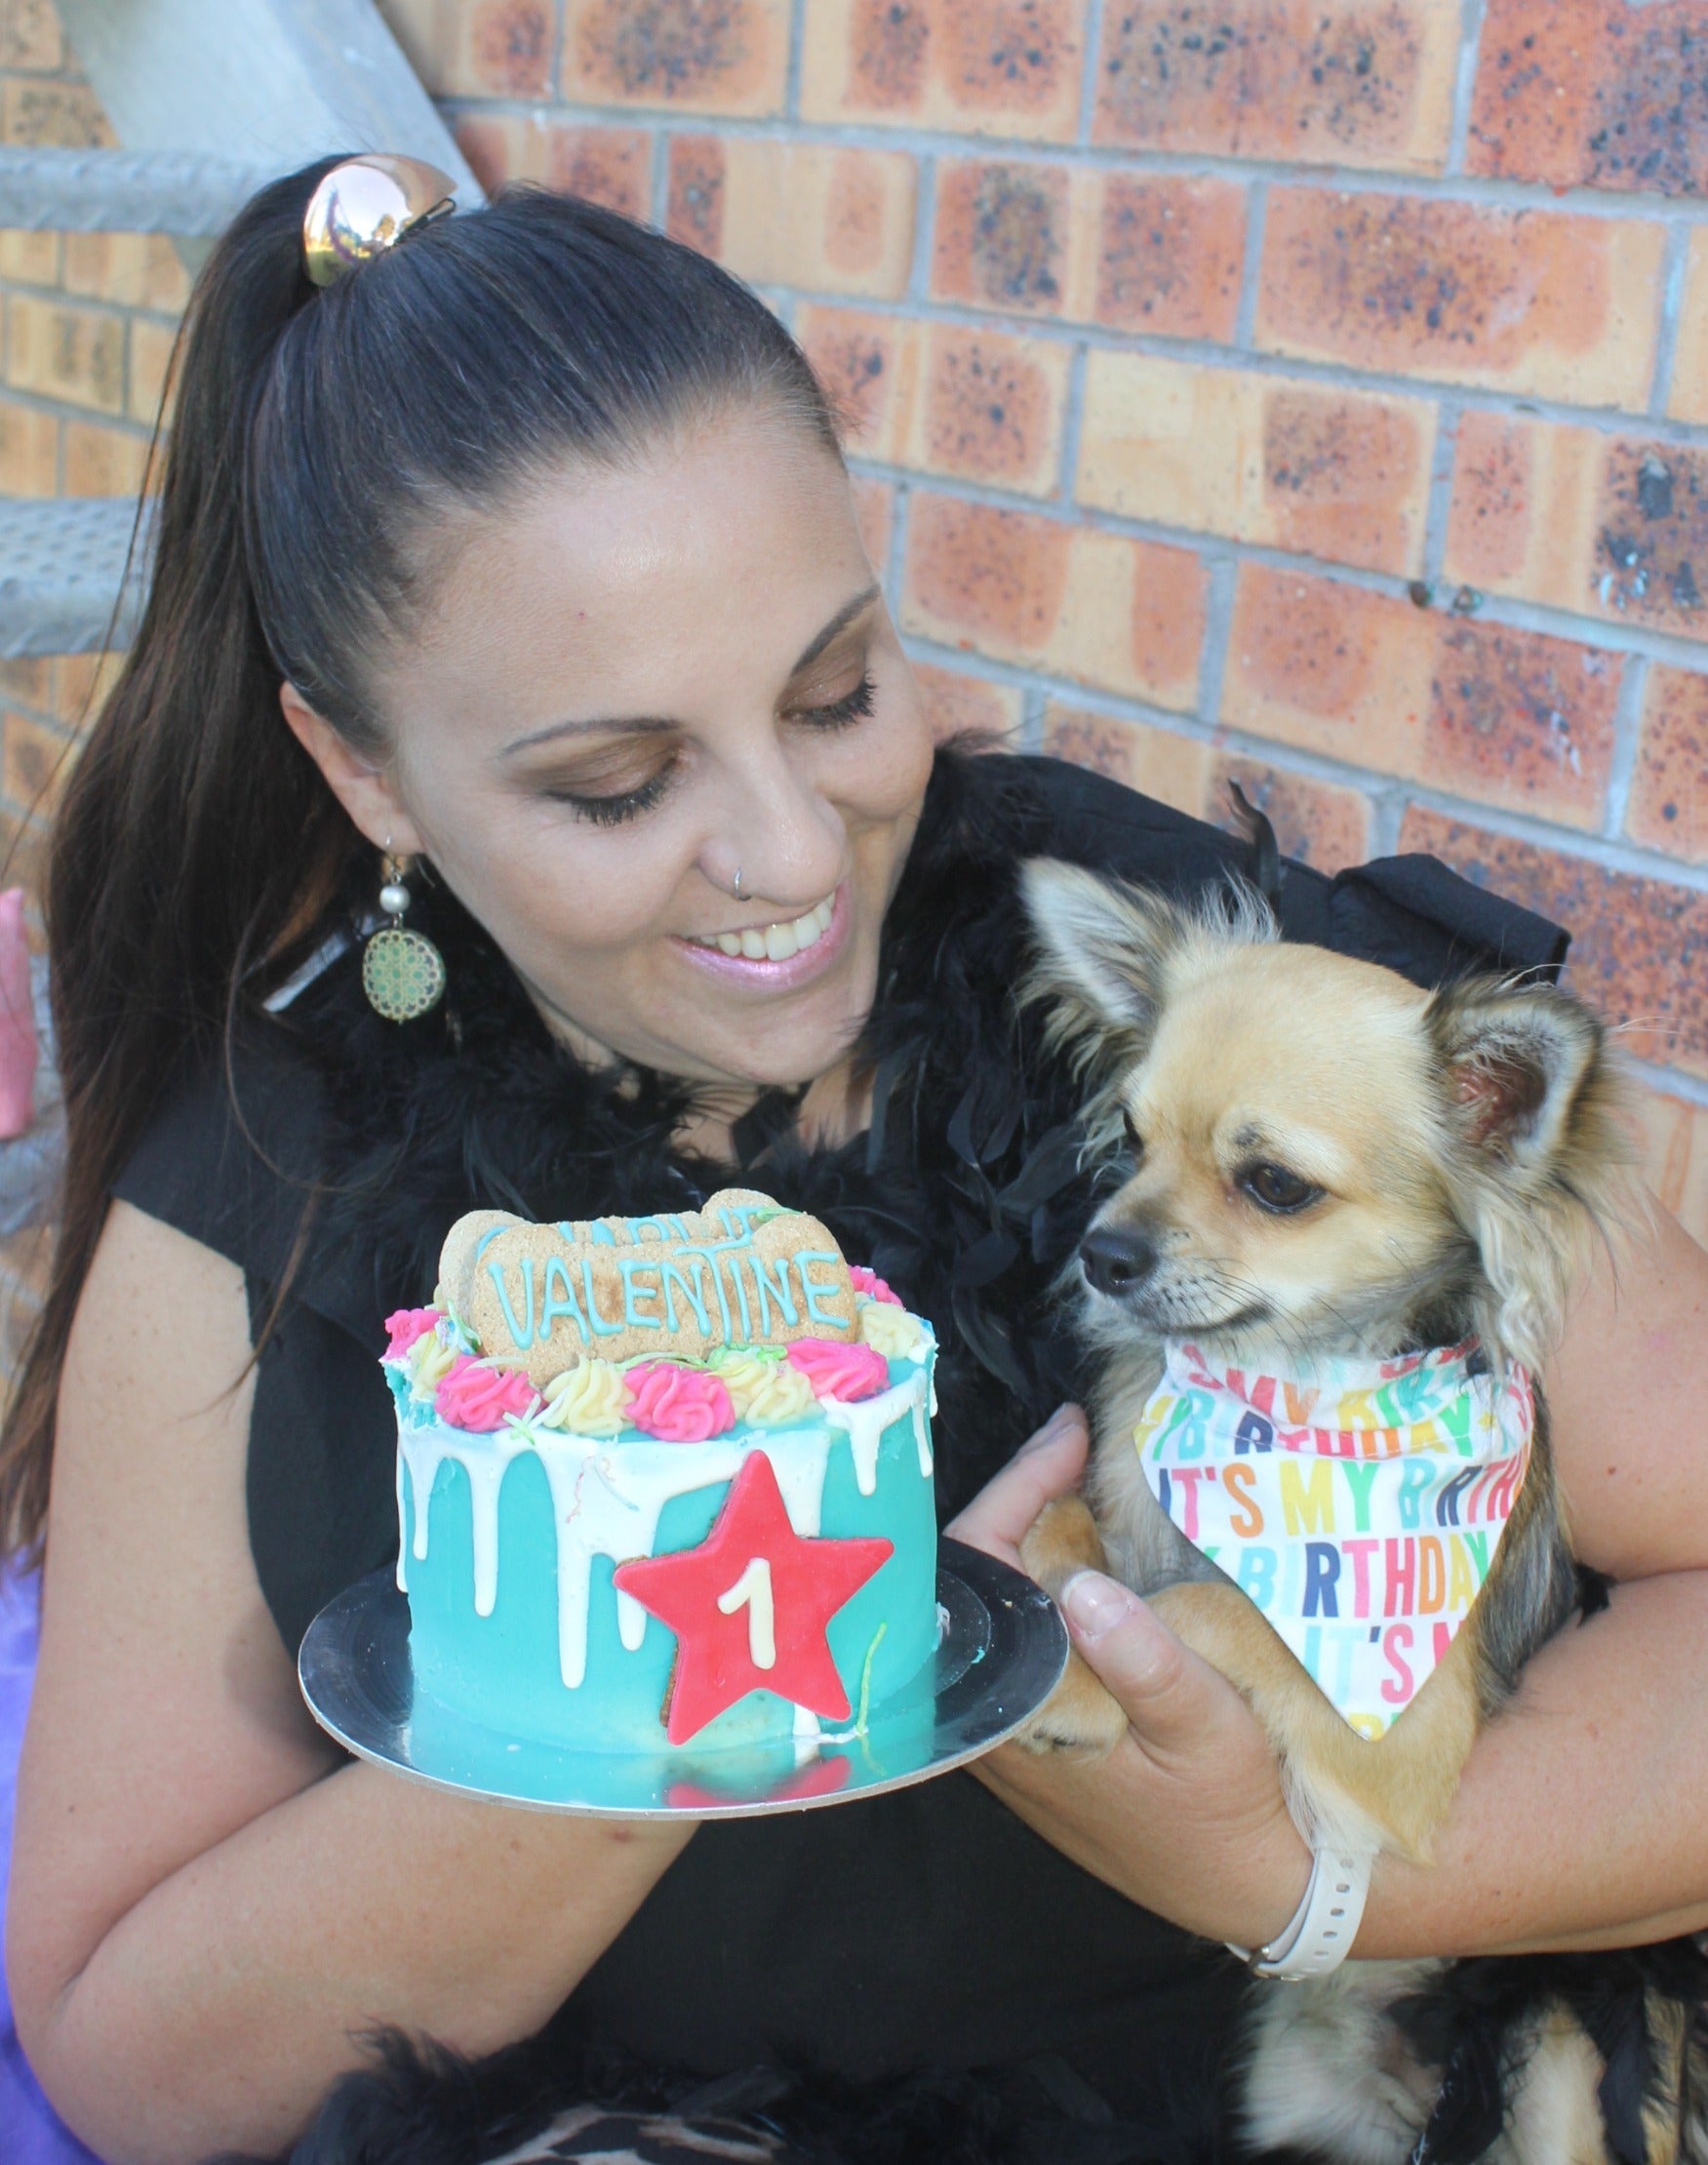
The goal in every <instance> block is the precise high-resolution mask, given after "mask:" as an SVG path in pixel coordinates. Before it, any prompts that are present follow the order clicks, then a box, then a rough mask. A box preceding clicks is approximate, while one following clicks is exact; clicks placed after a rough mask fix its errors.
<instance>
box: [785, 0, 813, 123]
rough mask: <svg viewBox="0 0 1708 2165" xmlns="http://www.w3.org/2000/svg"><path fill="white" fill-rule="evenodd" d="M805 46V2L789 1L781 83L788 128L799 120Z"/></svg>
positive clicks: (805, 0)
mask: <svg viewBox="0 0 1708 2165" xmlns="http://www.w3.org/2000/svg"><path fill="white" fill-rule="evenodd" d="M806 44H807V0H790V7H789V62H788V70H787V74H786V76H785V79H784V83H783V118H784V119H785V120H786V121H787V122H788V123H789V125H790V127H791V128H792V127H795V126H797V125H798V124H799V122H800V118H801V68H802V64H803V59H804V55H805V51H806Z"/></svg>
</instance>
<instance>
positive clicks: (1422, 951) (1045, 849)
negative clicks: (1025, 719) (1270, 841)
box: [952, 753, 1569, 985]
mask: <svg viewBox="0 0 1708 2165" xmlns="http://www.w3.org/2000/svg"><path fill="white" fill-rule="evenodd" d="M952 764H953V765H954V767H955V768H957V769H958V770H959V772H958V774H957V775H956V776H955V778H954V782H953V790H954V793H955V795H956V798H957V800H958V803H957V812H958V815H959V817H958V821H957V824H958V825H959V826H960V827H961V828H962V829H963V830H964V831H965V832H968V833H972V832H973V831H978V830H981V831H982V832H983V833H985V834H986V835H991V834H994V833H996V832H1002V833H1003V834H1004V836H1005V840H1008V841H1010V842H1011V843H1012V844H1013V845H1015V846H1017V847H1018V848H1019V849H1020V850H1021V851H1022V852H1023V854H1025V855H1027V856H1055V857H1061V858H1064V859H1066V860H1067V861H1068V862H1072V863H1076V864H1083V865H1085V866H1086V867H1087V868H1088V869H1091V870H1093V871H1100V872H1106V873H1108V874H1109V875H1111V876H1112V877H1114V878H1119V879H1130V880H1136V881H1141V882H1143V883H1145V884H1146V885H1151V886H1160V887H1163V888H1165V889H1167V890H1169V891H1171V892H1172V893H1175V894H1179V895H1182V896H1190V895H1192V894H1195V893H1200V892H1202V891H1203V890H1204V889H1206V888H1208V887H1212V886H1216V885H1219V884H1220V883H1221V882H1223V881H1224V880H1226V879H1227V878H1228V877H1229V875H1230V874H1231V875H1233V876H1236V877H1243V878H1245V879H1248V880H1251V881H1253V882H1254V883H1255V884H1257V885H1259V886H1260V887H1262V888H1263V889H1264V891H1265V892H1266V893H1267V894H1268V897H1269V900H1270V902H1271V903H1272V904H1273V906H1274V908H1275V910H1276V913H1277V915H1278V917H1279V918H1280V920H1281V924H1282V929H1283V931H1284V932H1285V934H1286V935H1287V937H1288V938H1289V939H1291V940H1301V941H1309V942H1314V943H1315V944H1317V945H1320V946H1325V947H1332V948H1334V949H1335V950H1336V951H1338V952H1340V953H1342V954H1352V955H1357V956H1359V957H1361V958H1362V959H1363V960H1365V961H1368V962H1378V963H1382V964H1385V965H1386V967H1387V968H1389V969H1391V970H1397V971H1399V972H1400V973H1401V974H1402V975H1403V976H1405V977H1408V978H1410V979H1411V980H1412V981H1413V982H1416V983H1419V984H1426V985H1434V984H1439V983H1441V982H1445V981H1447V980H1448V979H1450V978H1455V977H1459V976H1463V975H1464V974H1466V973H1467V972H1470V971H1477V970H1493V971H1499V972H1502V973H1504V972H1510V971H1536V972H1541V973H1545V974H1552V973H1554V972H1557V971H1558V970H1559V968H1560V966H1561V964H1562V963H1563V962H1564V961H1565V958H1566V949H1567V946H1568V944H1569V934H1568V933H1566V932H1565V931H1564V930H1562V928H1561V927H1560V926H1558V925H1556V924H1554V923H1552V922H1551V921H1550V920H1549V919H1548V918H1546V917H1542V916H1540V915H1538V914H1537V913H1536V912H1535V911H1534V910H1531V909H1528V908H1526V907H1525V906H1524V904H1523V903H1521V902H1515V901H1512V900H1511V899H1509V898H1508V897H1505V896H1501V895H1496V894H1492V893H1490V891H1489V890H1488V889H1487V888H1484V887H1479V886H1477V885H1475V884H1474V883H1473V882H1472V881H1470V880H1467V879H1464V878H1462V877H1461V876H1460V875H1459V874H1458V873H1457V872H1454V871H1452V870H1451V869H1450V867H1449V866H1447V865H1446V864H1444V863H1442V862H1441V861H1440V860H1439V859H1438V858H1434V857H1428V856H1424V855H1421V854H1415V853H1414V854H1409V855H1406V856H1402V857H1386V858H1375V859H1372V860H1371V861H1370V862H1368V863H1365V864H1358V865H1353V866H1349V867H1348V868H1347V869H1345V870H1343V871H1341V872H1338V873H1336V874H1334V875H1333V876H1332V877H1331V876H1330V875H1328V874H1326V873H1324V872H1320V871H1317V870H1315V869H1314V868H1313V867H1312V866H1310V865H1308V864H1303V863H1299V862H1294V861H1293V860H1291V859H1287V858H1278V859H1275V860H1274V861H1273V862H1272V863H1271V864H1269V865H1268V866H1266V865H1265V862H1264V858H1265V853H1264V851H1263V850H1262V848H1261V847H1260V846H1259V845H1257V844H1254V843H1253V842H1252V841H1251V840H1250V839H1247V838H1244V837H1242V836H1239V835H1235V834H1229V833H1226V832H1224V831H1223V830H1222V829H1221V828H1219V827H1215V826H1212V825H1211V824H1210V823H1209V822H1207V821H1204V820H1198V819H1194V818H1193V817H1192V816H1191V815H1190V814H1188V813H1184V812H1179V811H1176V810H1175V809H1174V808H1173V807H1172V805H1166V804H1163V803H1160V802H1159V801H1158V800H1157V799H1156V798H1154V797H1147V796H1145V795H1144V794H1143V793H1142V791H1140V790H1137V789H1133V788H1132V787H1130V786H1129V785H1128V784H1127V783H1126V782H1119V781H1116V780H1114V779H1113V778H1111V777H1110V776H1107V775H1102V774H1098V773H1096V772H1095V771H1093V770H1092V769H1090V768H1086V767H1080V766H1077V765H1075V764H1073V763H1072V762H1070V761H1068V760H1064V759H1055V758H1051V757H1049V756H1047V755H1041V754H1017V753H990V754H983V755H980V756H978V757H976V758H967V757H957V758H955V759H954V760H953V762H952ZM980 770H982V772H981V771H980ZM1008 805H1023V806H1024V810H1023V811H1017V812H1016V811H1011V812H1010V813H1009V815H1008V817H1007V818H1006V819H1005V818H1004V817H1002V812H1003V808H1004V807H1005V806H1008ZM993 815H994V817H993Z"/></svg>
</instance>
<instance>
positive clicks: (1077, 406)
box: [1055, 343, 1087, 510]
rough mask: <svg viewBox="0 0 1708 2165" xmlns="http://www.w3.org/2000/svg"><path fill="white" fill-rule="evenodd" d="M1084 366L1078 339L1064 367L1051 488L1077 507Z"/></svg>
mask: <svg viewBox="0 0 1708 2165" xmlns="http://www.w3.org/2000/svg"><path fill="white" fill-rule="evenodd" d="M1086 368H1087V349H1086V347H1085V345H1084V344H1083V343H1082V344H1080V345H1077V346H1076V347H1075V348H1074V352H1073V358H1072V360H1071V361H1069V363H1068V368H1067V393H1066V396H1065V397H1064V398H1063V400H1062V415H1061V465H1060V469H1059V474H1058V478H1057V481H1056V491H1055V493H1056V497H1057V500H1058V501H1059V502H1060V503H1061V504H1062V505H1063V507H1064V508H1066V509H1070V510H1072V509H1076V508H1077V507H1076V506H1075V504H1074V494H1073V493H1074V488H1075V485H1076V483H1077V481H1078V479H1079V469H1080V436H1081V432H1082V430H1083V428H1084V425H1085V416H1086Z"/></svg>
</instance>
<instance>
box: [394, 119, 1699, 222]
mask: <svg viewBox="0 0 1708 2165" xmlns="http://www.w3.org/2000/svg"><path fill="white" fill-rule="evenodd" d="M434 102H435V104H436V105H437V106H438V109H439V111H440V112H441V114H442V115H443V116H444V117H446V118H447V119H449V120H457V119H460V118H462V117H463V116H464V115H465V114H466V115H468V116H470V117H475V118H494V119H497V118H499V117H505V116H512V117H523V118H527V117H532V116H533V115H534V114H535V113H536V112H538V113H541V114H542V115H543V117H544V119H545V120H546V121H548V122H549V121H552V120H565V121H570V122H576V123H584V124H586V125H588V126H593V127H600V128H605V129H610V128H613V127H616V126H629V127H648V126H653V127H659V128H662V129H663V130H665V132H666V133H669V134H684V135H704V134H705V133H706V132H707V129H708V128H710V129H711V130H713V131H714V132H715V133H716V134H718V135H722V136H728V137H731V138H740V139H742V140H771V141H787V142H791V143H793V142H800V143H824V144H829V145H836V146H841V147H845V148H848V149H862V150H889V151H893V152H896V151H903V152H904V151H912V152H914V153H915V154H916V155H917V154H919V153H921V152H923V151H927V150H929V151H932V152H934V153H937V154H939V155H948V156H956V157H982V158H997V159H1001V160H1002V161H1003V162H1004V163H1006V164H1026V165H1068V166H1085V167H1095V168H1098V169H1100V170H1105V171H1107V170H1111V169H1113V170H1117V171H1119V172H1122V173H1127V174H1138V175H1156V176H1163V175H1173V176H1178V177H1180V178H1183V179H1199V180H1239V181H1248V182H1249V181H1252V180H1266V181H1271V182H1275V183H1279V184H1281V185H1284V186H1302V187H1310V188H1319V189H1327V190H1330V191H1331V192H1333V193H1336V194H1343V195H1378V196H1401V197H1406V198H1409V199H1411V200H1414V201H1420V202H1431V203H1434V202H1445V203H1469V204H1473V205H1477V206H1480V207H1482V208H1484V209H1488V210H1505V211H1548V212H1552V213H1555V214H1559V215H1563V216H1571V217H1577V218H1582V219H1590V220H1594V219H1604V220H1609V221H1612V222H1614V223H1629V222H1633V221H1639V222H1640V221H1654V220H1657V219H1663V220H1665V221H1668V222H1669V223H1680V224H1688V225H1708V194H1704V195H1697V196H1670V195H1663V194H1660V193H1658V192H1657V191H1655V190H1652V189H1630V190H1623V189H1601V190H1597V189H1591V188H1586V187H1579V186H1573V187H1569V188H1566V189H1563V190H1559V191H1556V190H1555V189H1554V188H1553V187H1551V186H1549V185H1548V184H1547V183H1546V182H1544V181H1530V180H1500V179H1496V178H1493V177H1491V176H1485V175H1471V174H1445V175H1444V174H1436V173H1425V172H1416V173H1411V172H1405V171H1397V170H1395V169H1393V168H1391V167H1388V168H1384V167H1376V166H1336V165H1313V164H1309V163H1306V162H1304V161H1302V160H1301V161H1300V162H1299V163H1297V164H1288V163H1286V162H1285V161H1283V160H1279V159H1273V158H1234V157H1223V156H1217V155H1214V154H1211V153H1205V152H1186V151H1163V150H1145V149H1137V148H1133V147H1132V146H1131V145H1128V144H1117V143H1072V142H1040V141H1039V140H1037V139H1036V138H1035V137H1019V136H998V135H985V134H977V135H974V134H972V133H966V134H963V133H957V132H956V131H954V130H951V129H941V128H917V129H916V128H908V129H898V128H881V127H876V126H873V125H871V124H869V123H865V122H857V121H814V120H803V121H800V122H793V121H791V120H789V119H788V118H787V116H786V115H784V114H780V113H779V114H772V115H769V116H766V117H762V118H754V117H750V116H746V115H729V116H725V115H722V114H709V115H708V114H705V113H683V112H677V111H671V110H666V109H663V108H660V107H646V106H638V107H633V108H630V107H626V106H625V107H623V108H621V110H620V113H619V112H618V111H617V110H616V108H613V107H612V106H610V105H595V104H588V103H584V102H582V101H579V100H570V99H565V100H557V101H555V102H552V103H550V104H545V105H541V104H537V103H536V102H535V101H534V100H520V99H501V98H492V99H485V98H483V99H470V98H447V99H441V100H435V101H434Z"/></svg>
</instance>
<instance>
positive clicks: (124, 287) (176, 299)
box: [64, 233, 190, 315]
mask: <svg viewBox="0 0 1708 2165" xmlns="http://www.w3.org/2000/svg"><path fill="white" fill-rule="evenodd" d="M64 284H65V291H66V292H67V293H73V294H81V295H83V296H84V297H85V298H86V299H88V300H90V301H117V302H118V303H119V304H120V306H122V307H126V308H153V309H157V310H159V311H160V312H161V313H163V314H171V315H177V314H179V312H180V311H181V309H182V308H183V305H184V303H185V302H186V301H188V300H189V297H190V281H189V276H188V273H187V272H186V271H185V269H184V267H183V264H182V263H181V262H180V261H179V254H178V251H177V249H176V248H174V247H173V245H172V243H171V241H169V240H168V239H167V237H166V235H165V234H164V233H67V234H66V235H65V268H64Z"/></svg>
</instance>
